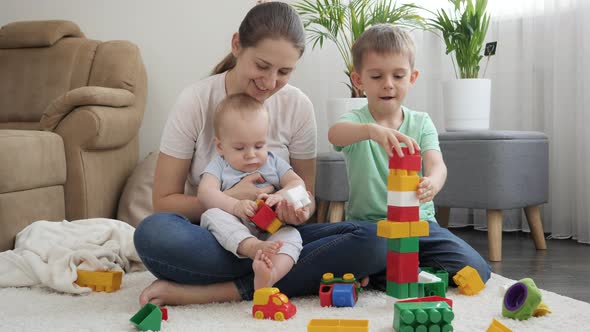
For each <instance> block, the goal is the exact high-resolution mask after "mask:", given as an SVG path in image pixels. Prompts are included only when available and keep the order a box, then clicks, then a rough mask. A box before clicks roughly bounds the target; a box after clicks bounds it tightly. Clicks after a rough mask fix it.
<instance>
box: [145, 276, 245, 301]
mask: <svg viewBox="0 0 590 332" xmlns="http://www.w3.org/2000/svg"><path fill="white" fill-rule="evenodd" d="M240 299H241V297H240V293H239V292H238V289H237V288H236V286H235V284H234V283H233V282H226V283H220V284H211V285H183V284H177V283H175V282H172V281H168V280H161V279H158V280H156V281H154V282H153V283H152V284H151V285H149V286H148V287H146V289H144V290H143V292H141V295H139V304H140V305H142V306H143V305H145V304H146V303H148V302H151V303H153V304H155V305H158V306H160V305H165V304H168V305H175V304H201V303H212V302H229V301H238V300H240Z"/></svg>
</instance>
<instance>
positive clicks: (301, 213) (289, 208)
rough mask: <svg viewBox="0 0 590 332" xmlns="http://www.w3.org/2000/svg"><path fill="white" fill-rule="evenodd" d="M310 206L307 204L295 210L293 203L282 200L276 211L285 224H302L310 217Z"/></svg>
mask: <svg viewBox="0 0 590 332" xmlns="http://www.w3.org/2000/svg"><path fill="white" fill-rule="evenodd" d="M308 194H309V192H308ZM309 207H310V205H307V206H304V207H302V208H300V209H297V210H295V208H294V207H293V204H291V203H289V202H288V201H287V200H282V201H280V202H279V203H278V204H277V207H276V209H275V212H276V213H277V216H278V217H279V219H280V220H281V221H282V222H284V223H285V224H289V225H301V224H303V223H305V222H306V221H307V220H308V219H309V217H310V215H309V214H310V210H309Z"/></svg>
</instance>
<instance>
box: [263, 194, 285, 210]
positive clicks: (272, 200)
mask: <svg viewBox="0 0 590 332" xmlns="http://www.w3.org/2000/svg"><path fill="white" fill-rule="evenodd" d="M258 199H261V200H264V202H265V203H266V205H268V206H270V207H273V206H275V205H276V204H277V203H278V202H280V201H282V200H283V199H284V198H283V196H282V195H280V194H260V195H258Z"/></svg>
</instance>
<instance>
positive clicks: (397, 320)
mask: <svg viewBox="0 0 590 332" xmlns="http://www.w3.org/2000/svg"><path fill="white" fill-rule="evenodd" d="M393 308H394V314H393V328H394V330H395V331H396V332H414V331H424V332H427V331H428V332H431V331H439V332H452V331H453V325H451V323H452V321H453V319H454V318H455V314H454V313H453V310H452V309H451V307H449V305H448V304H447V303H446V302H444V301H439V302H407V303H401V302H398V303H396V304H395V305H394V306H393Z"/></svg>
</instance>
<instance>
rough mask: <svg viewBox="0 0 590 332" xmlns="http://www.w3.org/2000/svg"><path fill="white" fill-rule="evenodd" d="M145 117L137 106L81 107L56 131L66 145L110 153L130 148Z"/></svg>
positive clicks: (63, 121)
mask: <svg viewBox="0 0 590 332" xmlns="http://www.w3.org/2000/svg"><path fill="white" fill-rule="evenodd" d="M142 117H143V112H141V111H139V110H138V109H137V108H136V107H135V106H129V107H121V108H114V107H106V106H81V107H78V108H75V109H74V110H73V111H72V112H70V113H69V114H68V116H66V117H65V118H64V119H63V120H62V121H61V122H60V123H59V125H58V126H57V127H56V128H55V130H54V131H55V132H56V133H57V134H59V135H60V136H61V137H63V139H64V143H65V144H66V145H75V146H79V147H80V148H83V149H85V150H111V149H117V148H120V147H122V146H124V145H127V144H128V143H129V142H130V141H131V140H132V139H133V138H134V137H135V136H137V133H138V132H139V127H140V126H141V120H142ZM66 149H67V147H66Z"/></svg>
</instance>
